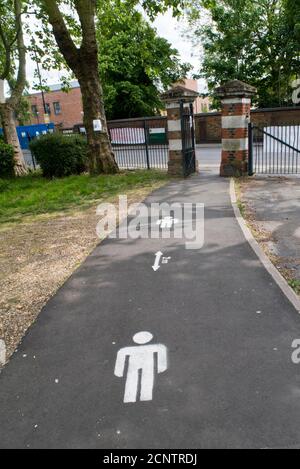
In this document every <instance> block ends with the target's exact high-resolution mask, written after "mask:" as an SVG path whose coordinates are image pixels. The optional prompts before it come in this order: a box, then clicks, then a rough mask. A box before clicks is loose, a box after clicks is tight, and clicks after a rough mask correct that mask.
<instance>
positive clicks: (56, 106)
mask: <svg viewBox="0 0 300 469" xmlns="http://www.w3.org/2000/svg"><path fill="white" fill-rule="evenodd" d="M53 108H54V114H55V115H56V116H58V115H59V114H61V107H60V103H59V102H56V103H53Z"/></svg>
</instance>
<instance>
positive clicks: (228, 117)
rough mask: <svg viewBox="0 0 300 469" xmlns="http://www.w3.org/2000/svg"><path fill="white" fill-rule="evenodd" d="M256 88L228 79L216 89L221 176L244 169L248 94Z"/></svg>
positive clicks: (246, 146)
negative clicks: (220, 148)
mask: <svg viewBox="0 0 300 469" xmlns="http://www.w3.org/2000/svg"><path fill="white" fill-rule="evenodd" d="M255 93H256V88H254V87H253V86H250V85H247V84H246V83H243V82H242V81H239V80H232V81H229V82H227V83H225V85H223V86H220V87H219V88H217V89H216V95H217V96H218V97H220V98H221V104H222V162H221V169H220V175H221V176H242V175H244V174H247V171H248V156H249V148H248V124H249V122H250V109H251V97H252V96H253V95H255Z"/></svg>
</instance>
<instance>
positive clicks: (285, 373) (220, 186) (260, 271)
mask: <svg viewBox="0 0 300 469" xmlns="http://www.w3.org/2000/svg"><path fill="white" fill-rule="evenodd" d="M146 202H147V204H148V205H149V204H151V203H152V202H169V203H173V202H180V203H185V202H187V203H203V204H204V205H205V212H204V213H205V239H204V245H203V247H202V248H201V249H194V250H191V249H186V246H185V242H186V240H185V239H174V238H171V239H135V240H134V239H107V240H105V241H104V242H103V243H101V244H100V245H99V246H98V247H97V248H96V250H95V251H94V252H93V253H92V254H91V255H90V256H89V257H88V259H87V260H86V261H85V262H84V264H83V265H82V266H81V267H80V268H79V269H78V270H77V271H76V272H75V273H74V275H73V276H72V277H71V278H70V279H69V280H68V281H67V282H66V283H65V285H64V286H63V287H62V288H61V289H60V290H59V292H58V293H57V294H56V295H55V296H54V297H53V298H52V299H51V300H50V301H49V303H48V304H47V305H46V307H45V308H44V310H43V311H42V312H41V314H40V316H39V318H38V320H37V322H36V324H35V325H34V326H33V327H32V328H31V329H30V331H29V332H28V334H27V335H26V337H25V339H24V341H23V343H22V345H21V346H20V347H19V350H18V352H17V353H16V354H15V355H14V356H13V358H12V359H11V361H10V363H8V365H7V366H6V367H5V368H4V369H3V371H2V373H1V374H0V422H1V439H0V447H1V448H106V449H107V448H109V449H117V448H122V449H127V448H129V449H133V448H143V449H147V448H148V449H156V448H165V449H169V448H172V449H174V448H179V449H187V448H285V447H291V448H300V364H299V365H296V364H294V363H293V362H292V359H291V355H292V352H293V349H292V342H293V341H294V339H297V338H300V316H299V314H298V312H297V311H296V310H295V309H294V308H293V306H292V305H291V304H290V303H289V301H288V300H287V298H286V297H285V296H284V295H283V293H282V292H281V290H280V289H279V287H278V286H277V285H276V284H275V283H274V282H273V280H272V278H271V277H270V276H269V274H268V273H267V271H266V270H265V269H264V267H263V266H262V264H261V263H260V261H259V260H258V258H257V257H256V256H255V254H254V252H253V251H252V249H251V248H250V246H249V245H248V243H247V242H246V241H245V239H244V237H243V234H242V232H241V229H240V227H239V225H238V223H237V221H236V219H235V217H234V213H233V209H232V207H231V203H230V197H229V181H228V180H224V179H220V178H219V177H218V176H217V175H216V174H214V171H211V170H209V169H207V170H204V168H203V170H202V172H201V173H200V175H196V176H193V177H191V178H189V179H187V180H184V181H174V182H172V183H170V184H169V185H167V186H165V187H163V188H161V189H159V190H158V191H156V192H155V193H153V195H151V196H150V197H149V198H148V199H147V201H146ZM144 221H145V220H144ZM178 222H179V224H180V223H181V220H178ZM189 222H190V220H187V223H189ZM159 253H162V256H161V255H160V254H159ZM162 257H163V258H164V261H163V259H162ZM163 262H164V263H163ZM153 266H154V267H155V266H156V267H158V268H156V267H155V269H153ZM141 331H145V332H148V335H147V334H142V335H138V336H136V334H137V333H139V332H141ZM152 336H153V339H152V340H151V338H152ZM133 337H134V339H135V342H134V341H133ZM149 341H150V342H149ZM128 347H129V348H128ZM117 357H118V358H117ZM126 357H127V358H126ZM128 357H131V358H132V357H133V358H132V359H131V358H128ZM130 360H131V361H130ZM116 363H117V368H116ZM141 370H142V371H141ZM149 370H150V371H149ZM135 373H136V374H135ZM122 374H123V377H122ZM117 375H118V376H117ZM153 376H154V381H153ZM126 379H127V387H126V391H125V394H124V388H125V381H126ZM134 386H136V389H134ZM152 387H153V389H152ZM152 390H153V394H152ZM126 399H127V401H130V400H131V402H124V400H125V401H126ZM140 399H144V400H143V401H141V400H140ZM146 399H151V400H146ZM132 401H136V402H132Z"/></svg>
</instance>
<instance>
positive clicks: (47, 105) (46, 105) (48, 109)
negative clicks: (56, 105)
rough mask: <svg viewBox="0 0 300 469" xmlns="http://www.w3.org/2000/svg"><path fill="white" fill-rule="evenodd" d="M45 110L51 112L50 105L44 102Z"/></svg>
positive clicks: (47, 112)
mask: <svg viewBox="0 0 300 469" xmlns="http://www.w3.org/2000/svg"><path fill="white" fill-rule="evenodd" d="M45 111H46V114H49V116H50V114H51V107H50V104H49V103H46V104H45Z"/></svg>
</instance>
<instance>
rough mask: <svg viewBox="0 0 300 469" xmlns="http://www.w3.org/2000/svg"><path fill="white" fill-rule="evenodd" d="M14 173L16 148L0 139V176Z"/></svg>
mask: <svg viewBox="0 0 300 469" xmlns="http://www.w3.org/2000/svg"><path fill="white" fill-rule="evenodd" d="M13 175H14V149H13V147H12V146H11V145H7V144H6V143H4V142H3V141H2V139H0V177H11V176H13Z"/></svg>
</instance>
